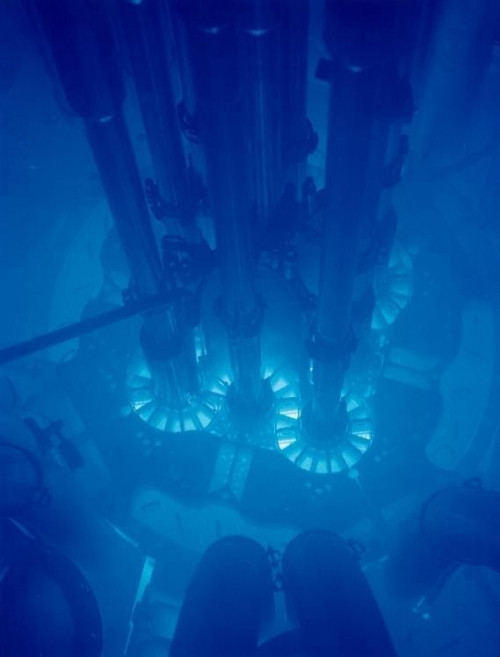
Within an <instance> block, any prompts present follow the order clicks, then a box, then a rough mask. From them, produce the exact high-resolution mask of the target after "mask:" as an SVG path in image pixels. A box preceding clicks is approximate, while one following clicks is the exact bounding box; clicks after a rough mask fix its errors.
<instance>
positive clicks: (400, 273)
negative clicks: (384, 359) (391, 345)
mask: <svg viewBox="0 0 500 657" xmlns="http://www.w3.org/2000/svg"><path fill="white" fill-rule="evenodd" d="M374 290H375V296H376V299H377V302H376V305H375V310H374V312H373V317H372V324H371V328H372V329H373V330H374V331H385V330H386V329H388V328H389V326H391V324H393V323H394V321H395V320H396V318H397V317H398V316H399V313H400V312H401V311H402V310H403V309H404V308H405V307H406V305H407V304H408V302H409V301H410V299H411V297H412V294H413V263H412V260H411V258H410V256H409V254H408V253H407V252H406V251H405V250H404V249H403V247H402V246H401V244H400V243H399V242H398V241H395V242H394V246H393V248H392V251H391V257H390V259H389V262H388V264H387V266H384V267H381V268H380V269H379V270H377V271H376V273H375V278H374Z"/></svg>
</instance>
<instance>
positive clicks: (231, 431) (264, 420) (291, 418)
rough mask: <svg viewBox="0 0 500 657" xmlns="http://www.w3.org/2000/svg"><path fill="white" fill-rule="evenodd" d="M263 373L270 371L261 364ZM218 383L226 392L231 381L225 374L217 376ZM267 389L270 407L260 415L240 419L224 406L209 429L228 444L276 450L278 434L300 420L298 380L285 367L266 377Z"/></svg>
mask: <svg viewBox="0 0 500 657" xmlns="http://www.w3.org/2000/svg"><path fill="white" fill-rule="evenodd" d="M263 369H264V372H265V373H266V374H268V373H269V369H268V368H266V366H265V365H264V368H263ZM218 381H219V382H220V383H224V385H225V386H226V390H227V391H228V392H229V389H230V387H231V383H232V381H231V380H230V378H229V375H228V374H219V377H218ZM263 383H264V385H267V386H269V391H270V394H271V399H272V405H271V406H270V407H269V408H268V409H264V410H263V411H262V412H258V411H257V410H256V411H255V412H251V413H249V414H247V413H245V414H244V415H242V416H239V415H238V414H237V413H235V412H234V409H233V408H232V407H231V404H230V403H227V404H225V406H224V408H223V409H222V411H221V413H219V415H218V417H217V420H216V421H215V422H214V424H213V425H212V427H211V430H212V431H214V432H216V433H218V434H219V435H223V436H224V437H226V438H227V439H228V440H230V441H234V442H239V443H241V444H243V445H251V446H254V447H259V448H262V449H268V450H275V449H276V439H277V435H278V432H279V431H283V430H285V429H291V428H294V427H297V426H298V421H299V417H300V394H299V384H298V380H297V378H296V377H295V376H294V375H293V374H292V373H291V372H289V371H288V370H286V369H284V368H278V369H276V370H275V371H274V372H273V373H272V374H270V376H267V377H265V379H264V382H263Z"/></svg>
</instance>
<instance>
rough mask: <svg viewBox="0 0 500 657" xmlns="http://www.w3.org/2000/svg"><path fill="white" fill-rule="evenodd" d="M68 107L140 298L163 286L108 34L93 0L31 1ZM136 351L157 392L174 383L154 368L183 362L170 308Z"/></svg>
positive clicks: (155, 315)
mask: <svg viewBox="0 0 500 657" xmlns="http://www.w3.org/2000/svg"><path fill="white" fill-rule="evenodd" d="M35 6H36V8H37V10H38V12H39V15H40V19H41V23H42V25H43V28H44V30H45V32H46V34H47V37H48V40H49V42H50V45H51V49H52V53H53V56H54V61H55V65H56V67H57V69H58V72H59V76H60V79H61V83H62V86H63V88H64V90H65V93H66V96H67V99H68V102H69V104H70V105H71V106H72V108H73V109H74V111H75V112H76V113H77V114H78V115H79V116H80V117H81V118H82V119H83V121H84V124H85V128H86V132H87V137H88V140H89V145H90V147H91V149H92V153H93V155H94V160H95V162H96V165H97V168H98V170H99V174H100V177H101V180H102V183H103V186H104V190H105V192H106V196H107V198H108V203H109V205H110V209H111V212H112V215H113V219H114V221H115V224H116V228H117V231H118V235H119V237H120V241H121V243H122V246H123V249H124V252H125V256H126V258H127V261H128V264H129V267H130V271H131V275H132V288H133V291H134V293H135V294H136V295H137V296H138V297H139V298H141V297H146V296H149V295H152V294H156V293H158V292H159V291H161V290H162V289H163V288H164V286H165V280H164V275H163V271H162V267H161V261H160V257H159V254H158V249H157V246H156V242H155V238H154V235H153V230H152V226H151V220H150V217H149V213H148V210H147V206H146V202H145V199H144V196H143V192H142V185H141V181H140V176H139V171H138V168H137V164H136V161H135V158H134V153H133V149H132V144H131V142H130V138H129V135H128V131H127V128H126V125H125V121H124V119H123V114H122V104H123V101H124V89H123V83H122V79H121V75H120V71H119V68H118V66H117V62H116V57H115V52H114V47H113V39H112V33H111V27H110V25H109V22H108V17H107V15H106V13H105V9H104V7H103V6H102V4H101V3H99V2H96V0H35ZM141 343H142V346H143V349H144V351H145V354H146V356H147V358H148V360H149V362H150V365H151V366H152V367H153V368H154V369H155V372H154V374H155V375H156V376H155V378H156V383H157V386H158V389H162V390H164V389H167V388H168V386H169V381H170V380H171V381H174V382H175V391H174V394H175V396H176V397H178V396H179V394H180V393H179V390H181V389H182V386H180V387H179V386H178V385H177V384H178V382H179V381H180V380H181V378H182V377H183V376H184V375H183V368H182V367H178V368H177V370H178V376H176V377H170V379H169V377H168V376H166V374H165V372H164V371H162V369H161V367H159V364H161V363H162V362H165V361H167V360H171V363H170V364H171V366H172V367H173V366H174V361H175V359H178V358H181V357H182V343H181V340H180V337H179V328H178V325H177V319H176V316H175V314H174V311H173V309H172V308H168V309H166V310H156V311H151V312H148V313H146V314H145V316H144V323H143V326H142V330H141Z"/></svg>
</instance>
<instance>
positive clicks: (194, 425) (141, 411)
mask: <svg viewBox="0 0 500 657" xmlns="http://www.w3.org/2000/svg"><path fill="white" fill-rule="evenodd" d="M225 388H226V386H225V385H224V383H223V382H222V381H219V380H218V379H212V380H206V381H204V385H203V389H202V391H200V392H197V393H195V394H186V395H185V396H184V398H183V400H182V402H181V403H178V404H173V403H170V402H169V401H168V400H163V399H161V398H160V397H159V396H158V395H157V392H156V388H155V382H154V380H153V377H152V375H151V371H150V369H149V367H148V365H147V363H146V361H145V360H143V359H142V358H140V357H139V358H138V359H137V360H136V362H135V363H133V364H132V365H131V367H130V368H129V373H128V396H129V403H130V406H131V408H132V410H133V411H134V412H135V413H137V415H138V416H139V417H140V418H141V419H142V420H144V422H146V423H147V424H148V425H149V426H151V427H152V428H154V429H157V430H159V431H165V432H171V433H177V432H182V431H203V430H208V429H209V428H210V426H211V424H212V423H213V421H214V419H215V417H216V416H217V414H218V413H219V411H220V409H221V407H222V405H223V403H224V399H225V392H226V391H225Z"/></svg>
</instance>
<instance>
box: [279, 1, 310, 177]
mask: <svg viewBox="0 0 500 657" xmlns="http://www.w3.org/2000/svg"><path fill="white" fill-rule="evenodd" d="M309 4H310V3H309V2H308V0H294V1H293V2H282V3H280V4H279V13H280V122H281V142H282V169H283V178H282V187H283V186H284V185H285V184H286V183H288V182H291V183H293V184H294V185H297V186H298V185H299V183H300V182H301V181H300V175H299V165H300V163H301V162H303V161H304V160H305V158H306V157H307V155H308V150H310V149H309V148H308V135H309V136H311V135H313V134H314V133H313V131H312V128H311V125H310V123H309V122H308V119H307V54H308V37H309ZM313 144H314V142H313V143H312V144H311V147H312V145H313Z"/></svg>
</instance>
